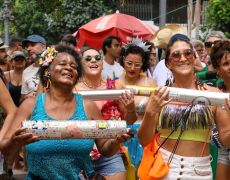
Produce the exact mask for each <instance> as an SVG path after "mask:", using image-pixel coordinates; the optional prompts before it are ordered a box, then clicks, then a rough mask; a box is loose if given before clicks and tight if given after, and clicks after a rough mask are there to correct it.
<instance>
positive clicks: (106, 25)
mask: <svg viewBox="0 0 230 180" xmlns="http://www.w3.org/2000/svg"><path fill="white" fill-rule="evenodd" d="M155 32H156V30H154V29H152V28H151V27H150V26H148V25H146V24H145V23H143V22H142V21H141V20H140V19H137V18H135V17H134V16H130V15H126V14H122V13H114V14H111V15H106V16H102V17H99V18H97V19H94V20H92V21H90V22H89V23H87V24H85V25H83V26H82V27H80V28H79V29H78V31H77V32H75V33H74V35H75V36H76V38H77V39H78V48H81V47H82V46H83V45H84V44H86V45H87V46H89V47H92V48H95V49H98V50H99V49H101V48H102V43H103V41H104V39H105V38H107V37H108V36H110V35H114V36H118V37H120V38H121V40H122V42H123V43H127V41H130V40H131V39H132V38H133V37H137V36H138V37H139V38H142V39H144V40H150V39H151V37H152V36H153V34H154V33H155Z"/></svg>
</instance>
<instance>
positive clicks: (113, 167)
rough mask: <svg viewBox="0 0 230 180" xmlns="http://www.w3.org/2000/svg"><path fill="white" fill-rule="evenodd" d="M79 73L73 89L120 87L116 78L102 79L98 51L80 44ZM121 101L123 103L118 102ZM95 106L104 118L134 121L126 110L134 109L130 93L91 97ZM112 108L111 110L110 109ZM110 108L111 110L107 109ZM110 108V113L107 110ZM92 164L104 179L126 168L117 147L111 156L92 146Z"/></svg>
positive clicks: (123, 176)
mask: <svg viewBox="0 0 230 180" xmlns="http://www.w3.org/2000/svg"><path fill="white" fill-rule="evenodd" d="M81 53H82V65H83V72H84V73H83V77H82V78H81V79H80V80H79V82H78V83H77V85H76V86H75V88H74V90H75V91H78V90H94V89H114V88H115V89H120V88H121V85H120V84H118V83H117V81H115V80H113V79H110V78H108V79H107V80H104V79H102V68H103V61H102V56H101V54H100V53H99V52H98V51H97V50H95V49H93V48H89V47H84V48H82V50H81ZM122 102H124V104H123V103H122ZM95 103H96V105H97V106H98V108H99V109H100V110H101V112H102V115H103V119H104V120H111V119H113V120H121V119H124V120H126V121H127V124H132V123H133V122H135V121H136V119H137V116H136V113H135V112H134V113H133V112H131V113H129V112H128V110H131V109H134V110H135V106H134V96H133V94H131V95H129V94H127V93H126V94H124V95H122V98H121V99H120V101H114V100H105V101H95ZM111 109H112V110H111ZM110 110H111V111H110ZM109 112H112V113H109ZM90 155H91V158H92V164H93V167H94V169H95V171H96V172H98V173H100V174H103V175H104V176H105V177H106V179H108V180H113V179H114V180H116V179H119V180H125V179H126V173H125V171H126V169H125V167H124V163H123V160H122V152H121V151H120V150H119V151H118V152H117V153H116V154H115V155H114V156H112V157H109V158H108V157H104V156H102V155H101V154H100V153H99V152H98V150H97V148H96V147H95V148H94V149H93V151H92V152H91V153H90Z"/></svg>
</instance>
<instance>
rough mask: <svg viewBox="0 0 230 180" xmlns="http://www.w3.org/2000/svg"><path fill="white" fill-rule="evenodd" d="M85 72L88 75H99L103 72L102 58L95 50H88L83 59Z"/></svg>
mask: <svg viewBox="0 0 230 180" xmlns="http://www.w3.org/2000/svg"><path fill="white" fill-rule="evenodd" d="M82 65H83V71H84V74H86V75H99V74H101V72H102V67H103V66H102V57H101V55H100V53H99V52H98V51H96V50H94V49H89V50H86V51H85V52H84V53H83V57H82Z"/></svg>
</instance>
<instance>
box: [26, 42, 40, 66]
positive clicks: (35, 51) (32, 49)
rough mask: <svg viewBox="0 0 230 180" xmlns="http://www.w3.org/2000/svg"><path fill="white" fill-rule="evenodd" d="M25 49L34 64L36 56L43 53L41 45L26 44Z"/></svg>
mask: <svg viewBox="0 0 230 180" xmlns="http://www.w3.org/2000/svg"><path fill="white" fill-rule="evenodd" d="M25 48H26V50H27V51H28V55H29V58H30V59H31V60H32V61H33V62H35V61H36V60H37V58H38V55H39V54H41V53H42V52H43V51H44V49H45V45H44V44H42V43H36V42H28V43H27V44H26V47H25Z"/></svg>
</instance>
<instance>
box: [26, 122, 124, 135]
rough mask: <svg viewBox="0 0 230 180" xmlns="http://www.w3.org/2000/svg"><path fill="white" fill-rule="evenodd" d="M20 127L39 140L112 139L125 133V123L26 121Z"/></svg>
mask: <svg viewBox="0 0 230 180" xmlns="http://www.w3.org/2000/svg"><path fill="white" fill-rule="evenodd" d="M22 127H25V128H27V129H26V132H27V133H32V134H33V135H34V136H39V138H40V139H98V138H105V139H114V138H116V137H117V136H119V135H122V134H124V133H127V128H126V121H117V120H116V121H113V120H108V121H104V120H39V121H31V120H26V121H23V122H22Z"/></svg>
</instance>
